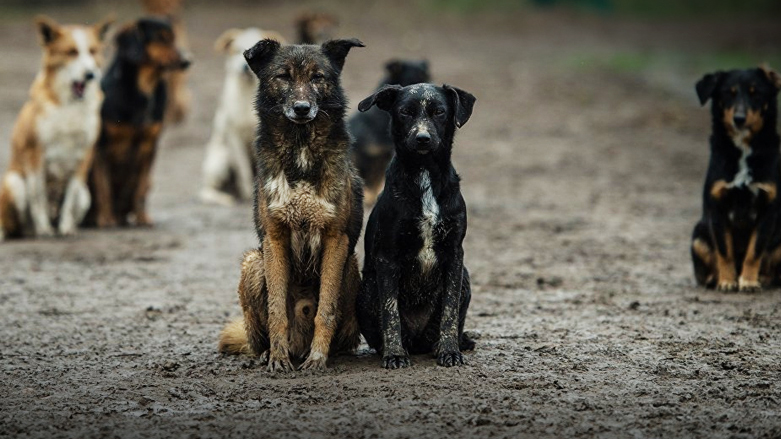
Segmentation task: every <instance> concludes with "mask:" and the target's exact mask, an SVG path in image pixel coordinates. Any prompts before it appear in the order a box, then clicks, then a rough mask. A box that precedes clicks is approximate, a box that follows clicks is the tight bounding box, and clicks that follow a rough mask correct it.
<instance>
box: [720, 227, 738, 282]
mask: <svg viewBox="0 0 781 439" xmlns="http://www.w3.org/2000/svg"><path fill="white" fill-rule="evenodd" d="M724 243H725V245H726V247H727V254H726V255H722V254H721V252H719V251H717V252H716V271H717V273H718V277H719V282H718V284H717V285H716V289H718V290H719V291H735V290H737V289H738V281H737V274H736V273H735V252H734V250H733V244H732V233H730V232H729V231H726V232H725V233H724Z"/></svg>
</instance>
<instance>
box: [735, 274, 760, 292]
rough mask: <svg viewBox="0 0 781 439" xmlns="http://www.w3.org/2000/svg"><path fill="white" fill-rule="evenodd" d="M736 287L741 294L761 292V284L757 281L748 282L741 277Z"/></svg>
mask: <svg viewBox="0 0 781 439" xmlns="http://www.w3.org/2000/svg"><path fill="white" fill-rule="evenodd" d="M738 285H739V287H738V289H739V290H740V292H741V293H759V292H760V291H762V284H761V283H759V281H757V280H752V281H749V280H746V279H744V278H742V277H741V278H740V281H739V282H738Z"/></svg>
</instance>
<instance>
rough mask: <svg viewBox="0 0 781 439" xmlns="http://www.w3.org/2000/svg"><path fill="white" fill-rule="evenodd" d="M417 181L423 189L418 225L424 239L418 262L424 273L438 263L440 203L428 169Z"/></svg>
mask: <svg viewBox="0 0 781 439" xmlns="http://www.w3.org/2000/svg"><path fill="white" fill-rule="evenodd" d="M417 183H418V185H419V186H420V189H421V190H422V191H423V196H422V197H421V202H422V214H421V216H420V221H419V222H418V227H419V228H420V237H421V239H423V247H421V249H420V252H418V262H420V268H421V270H422V271H423V273H428V272H429V271H430V270H431V268H433V267H434V265H435V264H436V263H437V255H436V253H435V252H434V229H435V228H436V227H437V225H438V224H439V220H440V218H439V205H438V204H437V200H436V199H435V198H434V193H433V192H432V190H431V178H430V177H429V174H428V171H425V170H424V171H423V172H421V173H420V175H419V176H418V178H417Z"/></svg>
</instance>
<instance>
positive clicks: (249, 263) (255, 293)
mask: <svg viewBox="0 0 781 439" xmlns="http://www.w3.org/2000/svg"><path fill="white" fill-rule="evenodd" d="M238 293H239V302H240V303H241V308H242V311H243V313H244V318H243V319H239V320H236V321H234V322H232V323H230V324H228V325H227V326H226V327H225V329H223V331H222V333H221V334H220V343H219V346H218V350H219V351H220V352H224V353H229V354H239V353H244V354H251V353H253V354H255V355H259V356H261V358H262V357H263V356H264V354H265V355H267V354H268V348H269V341H268V329H267V326H268V312H267V309H268V308H267V307H268V291H267V290H266V282H265V268H264V264H263V252H262V250H261V249H257V250H252V251H248V252H247V253H245V254H244V260H243V261H242V263H241V279H240V280H239V288H238Z"/></svg>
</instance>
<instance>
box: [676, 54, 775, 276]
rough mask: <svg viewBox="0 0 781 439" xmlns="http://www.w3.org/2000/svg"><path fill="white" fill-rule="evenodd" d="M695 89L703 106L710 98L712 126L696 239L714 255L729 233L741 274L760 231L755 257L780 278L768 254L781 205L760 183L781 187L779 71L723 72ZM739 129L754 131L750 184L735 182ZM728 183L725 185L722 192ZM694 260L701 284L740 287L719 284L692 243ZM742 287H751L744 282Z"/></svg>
mask: <svg viewBox="0 0 781 439" xmlns="http://www.w3.org/2000/svg"><path fill="white" fill-rule="evenodd" d="M774 75H775V76H774ZM774 78H775V79H776V80H774ZM696 90H697V95H698V97H699V100H700V103H701V104H702V105H705V104H706V103H707V102H708V100H712V105H711V115H712V122H713V126H712V134H711V136H710V151H711V156H710V164H709V165H708V172H707V176H706V179H705V187H704V191H703V214H702V218H701V220H700V221H699V223H698V224H697V225H696V226H695V228H694V233H693V236H692V239H693V241H697V240H699V241H700V242H704V243H706V244H707V246H708V247H709V248H710V249H711V250H712V251H713V257H714V258H715V257H716V252H718V253H719V254H721V255H726V254H727V246H728V244H729V243H728V242H727V240H726V237H727V236H731V237H732V245H733V248H734V255H735V260H734V262H735V272H736V274H737V275H740V274H741V273H742V270H743V262H744V259H745V258H746V256H747V248H748V245H749V240H750V238H751V235H752V234H753V233H754V232H756V233H757V243H756V251H755V256H757V257H759V256H761V255H765V257H764V263H763V264H764V265H763V271H762V276H763V277H765V278H766V279H769V280H770V281H777V277H778V274H777V273H776V270H775V267H773V265H774V264H773V263H772V261H770V260H769V257H768V256H769V254H770V253H772V252H773V251H774V250H776V249H777V248H778V247H779V245H780V244H781V223H780V221H781V204H779V200H778V197H777V195H775V194H772V195H771V194H770V193H769V192H768V191H766V190H764V189H762V188H758V187H757V186H756V184H758V183H762V184H771V185H774V187H775V188H776V189H778V188H779V187H781V172H780V171H779V165H780V163H779V159H780V157H781V156H780V155H779V136H778V132H777V129H776V120H777V117H778V113H777V111H778V110H777V94H778V92H779V88H778V84H777V74H775V72H771V71H769V70H766V69H759V68H758V69H748V70H732V71H729V72H721V71H719V72H716V73H711V74H707V75H705V76H704V77H703V78H702V79H701V80H700V81H699V82H698V83H697V85H696ZM752 114H753V116H752ZM758 120H759V121H761V129H756V130H753V129H751V125H750V124H751V122H752V121H754V122H756V121H758ZM754 126H755V127H758V125H756V124H755V125H754ZM740 129H746V130H750V131H751V137H750V140H749V141H748V145H749V146H750V154H749V155H748V158H747V159H746V163H747V166H748V170H749V173H750V182H749V183H747V184H734V182H735V181H736V176H737V175H738V173H739V171H740V160H741V156H742V149H741V148H740V147H739V146H737V145H736V142H735V140H733V136H735V134H736V132H737V131H739V130H740ZM724 183H726V184H727V186H726V187H724V188H723V189H722V190H719V188H720V187H723V185H724ZM714 187H716V189H715V190H714ZM714 192H716V194H715V195H714ZM692 259H693V263H694V272H695V277H696V279H697V282H698V284H700V285H703V286H706V287H709V288H715V287H717V286H718V287H719V288H720V289H732V288H734V287H736V286H737V285H734V286H732V287H730V286H729V285H727V284H724V285H719V279H718V274H717V273H715V272H714V268H713V264H710V265H709V264H708V263H707V262H706V261H705V260H703V259H702V258H700V257H699V256H698V255H697V254H696V252H695V251H694V247H692ZM740 289H742V290H746V291H748V290H750V289H744V287H743V286H742V285H741V286H740Z"/></svg>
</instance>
